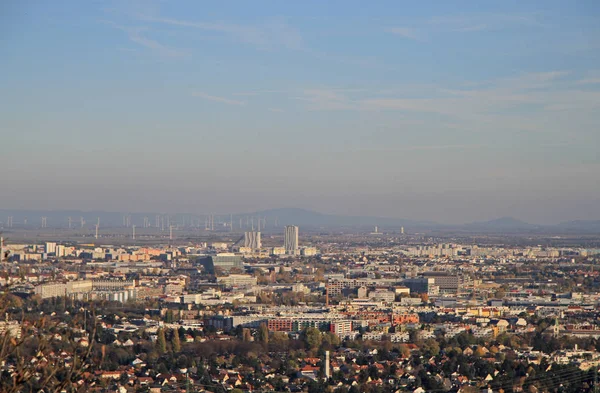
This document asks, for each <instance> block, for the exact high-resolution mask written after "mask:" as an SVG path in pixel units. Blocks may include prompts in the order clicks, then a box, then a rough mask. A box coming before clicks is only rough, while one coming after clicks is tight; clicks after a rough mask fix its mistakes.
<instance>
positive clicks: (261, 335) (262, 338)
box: [258, 323, 269, 344]
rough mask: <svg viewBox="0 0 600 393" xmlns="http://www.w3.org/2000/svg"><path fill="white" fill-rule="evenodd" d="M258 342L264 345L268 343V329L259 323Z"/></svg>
mask: <svg viewBox="0 0 600 393" xmlns="http://www.w3.org/2000/svg"><path fill="white" fill-rule="evenodd" d="M258 341H259V342H261V343H265V344H268V343H269V329H268V328H267V325H266V324H264V323H261V324H260V326H259V327H258Z"/></svg>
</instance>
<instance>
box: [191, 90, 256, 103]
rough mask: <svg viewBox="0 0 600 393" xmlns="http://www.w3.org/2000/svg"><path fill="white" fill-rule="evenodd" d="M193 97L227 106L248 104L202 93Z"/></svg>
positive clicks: (196, 92) (199, 92)
mask: <svg viewBox="0 0 600 393" xmlns="http://www.w3.org/2000/svg"><path fill="white" fill-rule="evenodd" d="M192 96H194V97H199V98H203V99H205V100H209V101H214V102H220V103H222V104H227V105H246V103H245V102H244V101H238V100H232V99H230V98H225V97H219V96H213V95H210V94H206V93H204V92H201V91H195V92H193V93H192Z"/></svg>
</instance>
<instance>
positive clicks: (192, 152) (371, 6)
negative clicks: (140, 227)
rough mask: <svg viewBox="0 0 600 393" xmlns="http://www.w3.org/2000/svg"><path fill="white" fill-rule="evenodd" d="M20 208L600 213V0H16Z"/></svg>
mask: <svg viewBox="0 0 600 393" xmlns="http://www.w3.org/2000/svg"><path fill="white" fill-rule="evenodd" d="M0 51H1V52H0V53H2V56H1V58H2V61H1V63H0V64H1V66H0V70H2V72H0V136H1V142H0V146H1V147H2V154H1V155H0V168H2V177H1V178H2V180H3V182H2V183H3V184H2V186H1V187H0V207H1V208H5V209H67V208H68V209H83V210H93V209H102V210H108V211H130V212H137V211H159V212H172V213H176V212H186V213H210V212H217V213H229V212H233V213H246V212H252V211H257V210H263V209H269V208H280V207H301V208H307V209H313V210H317V211H320V212H324V213H331V214H343V215H372V216H387V217H397V218H406V219H416V220H430V221H436V222H440V223H465V222H471V221H482V220H489V219H494V218H498V217H504V216H512V217H515V218H518V219H522V220H525V221H528V222H532V223H538V224H549V223H558V222H561V221H567V220H575V219H600V2H598V1H595V0H591V1H575V0H574V1H552V0H543V1H542V0H540V1H527V2H524V1H512V0H505V1H498V2H482V1H458V0H456V1H418V2H414V1H411V2H408V1H406V2H405V1H376V2H365V1H352V0H340V1H327V2H323V1H309V0H307V1H235V2H234V1H218V2H204V1H195V0H193V1H151V0H148V1H79V0H73V1H69V0H64V1H62V0H61V1H41V0H40V1H29V0H19V1H17V0H13V1H11V0H8V1H3V2H1V3H0Z"/></svg>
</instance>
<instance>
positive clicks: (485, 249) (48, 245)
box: [0, 210, 600, 392]
mask: <svg viewBox="0 0 600 393" xmlns="http://www.w3.org/2000/svg"><path fill="white" fill-rule="evenodd" d="M279 212H280V213H281V212H282V211H281V210H279ZM18 214H20V213H19V212H14V213H13V216H12V217H17V216H18ZM233 216H234V215H233V214H231V215H230V216H229V220H226V219H225V215H223V216H222V217H214V216H213V215H207V216H206V217H205V218H204V220H200V221H194V220H188V221H187V224H184V222H183V219H181V221H180V222H177V219H175V218H174V217H171V216H167V217H165V218H164V220H163V217H162V216H161V217H158V216H157V218H156V220H155V222H154V225H150V224H149V219H146V218H143V219H142V224H141V225H140V227H139V228H140V229H139V230H138V231H137V232H136V228H137V224H136V223H135V222H136V221H135V220H134V221H131V219H130V217H129V216H128V215H123V220H122V224H121V225H117V226H112V227H103V228H102V231H97V229H98V227H99V226H98V223H97V222H96V223H94V224H93V225H88V226H89V227H90V228H86V225H87V224H85V223H83V220H80V221H79V222H78V224H80V225H78V226H76V225H74V222H73V219H72V218H70V217H65V219H64V221H65V223H63V224H61V225H59V226H57V227H51V226H49V225H48V224H50V223H48V222H45V220H43V219H41V218H40V220H39V221H40V223H39V224H38V225H36V226H32V227H29V226H26V224H25V223H24V220H23V219H21V220H20V221H19V224H17V222H16V221H14V219H13V218H11V217H7V219H5V220H4V221H3V222H2V226H3V240H2V242H1V243H0V244H1V245H2V252H1V255H2V256H3V259H2V265H1V266H2V272H1V275H0V285H2V287H3V288H5V289H4V292H3V293H4V294H3V299H4V300H3V301H2V304H3V314H4V315H5V319H4V320H3V321H2V322H0V332H2V333H3V334H4V340H8V339H9V338H10V339H11V340H12V341H9V343H8V344H5V345H4V346H3V348H4V349H3V351H4V352H3V356H5V360H4V362H3V364H2V373H3V374H2V375H3V378H2V379H0V380H1V381H2V382H0V384H1V385H2V389H4V390H6V391H10V389H12V388H15V387H16V388H17V389H18V390H20V391H29V390H39V389H45V388H44V386H46V389H47V388H48V387H49V388H50V389H55V388H60V389H62V390H65V391H70V390H73V389H74V390H82V391H113V390H115V389H116V390H118V391H122V392H126V391H150V392H161V391H173V390H175V391H176V390H179V391H197V392H203V391H208V392H227V391H234V390H235V391H236V392H237V391H275V392H278V391H288V392H301V391H305V390H308V391H321V390H323V391H327V390H329V389H332V390H334V391H340V392H341V391H344V392H346V391H348V392H349V391H382V392H386V391H394V392H396V391H400V392H403V391H410V392H427V391H433V392H438V391H440V392H441V391H445V392H471V391H473V392H475V391H477V392H479V391H486V392H489V391H491V392H496V391H505V392H509V391H515V392H517V391H532V389H539V390H540V391H543V390H547V391H554V390H553V389H555V388H556V387H557V386H562V388H561V389H562V390H559V391H591V390H590V389H592V390H593V389H595V382H596V378H597V371H596V370H597V368H598V367H599V366H600V326H599V325H598V324H597V322H596V321H597V320H598V318H599V317H600V311H598V307H599V306H598V305H599V304H600V270H599V269H598V267H597V266H598V263H599V262H600V237H599V236H598V234H593V233H584V234H577V233H573V232H572V231H568V230H567V231H563V232H562V233H560V232H559V233H554V234H548V233H546V232H544V231H535V230H533V231H532V230H527V231H526V232H518V231H517V232H515V231H508V232H502V231H495V232H487V233H485V234H482V233H478V232H476V231H473V232H471V233H469V232H455V233H444V232H443V231H440V230H435V229H433V230H423V229H421V228H419V229H418V230H417V231H414V230H413V229H412V228H410V227H407V228H405V227H403V226H401V227H385V226H384V227H382V226H378V225H373V227H372V228H370V229H369V228H365V229H356V230H354V231H351V232H347V230H346V229H340V228H338V229H324V228H315V227H312V228H311V227H307V229H306V230H305V231H304V230H303V228H302V227H299V226H295V225H283V226H279V223H277V225H276V224H275V220H273V223H270V222H269V220H267V219H265V218H259V217H258V216H248V217H247V220H246V218H243V219H242V218H238V219H237V220H236V224H237V225H234V226H232V223H233V222H234V221H233ZM163 221H165V222H166V223H167V227H168V228H169V230H167V229H166V228H164V227H163V225H162V223H163ZM246 221H247V223H246ZM43 222H44V224H46V225H44V224H42V223H43ZM240 223H241V225H240ZM375 224H376V223H375ZM17 227H19V228H18V229H17ZM174 227H177V231H175V232H173V228H174ZM240 227H241V228H240ZM82 228H83V230H82ZM92 228H93V229H94V231H91V229H92ZM174 234H175V235H174ZM13 235H15V236H18V239H20V240H21V239H22V240H21V241H19V242H15V241H13V240H11V239H16V238H13ZM61 237H62V238H64V239H65V240H61ZM25 239H30V240H29V241H26V240H25ZM15 340H16V341H15ZM20 346H22V347H20ZM17 351H18V352H17ZM17 353H18V354H19V355H18V357H16V354H17ZM61 369H62V370H63V371H60V370H61ZM25 370H26V371H25ZM65 370H66V371H65ZM24 372H27V373H31V374H30V375H31V377H30V378H27V379H22V380H20V379H18V376H19V375H21V374H22V373H24ZM65 373H66V374H65ZM567 375H568V378H567V377H566V376H567ZM365 389H366V390H365Z"/></svg>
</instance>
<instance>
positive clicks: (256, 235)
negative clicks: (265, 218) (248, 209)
mask: <svg viewBox="0 0 600 393" xmlns="http://www.w3.org/2000/svg"><path fill="white" fill-rule="evenodd" d="M261 246H262V244H261V241H260V232H257V231H251V232H244V247H248V248H251V249H253V250H256V249H259V248H261Z"/></svg>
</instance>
